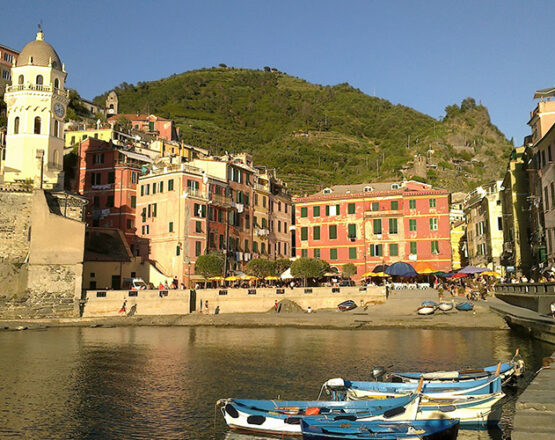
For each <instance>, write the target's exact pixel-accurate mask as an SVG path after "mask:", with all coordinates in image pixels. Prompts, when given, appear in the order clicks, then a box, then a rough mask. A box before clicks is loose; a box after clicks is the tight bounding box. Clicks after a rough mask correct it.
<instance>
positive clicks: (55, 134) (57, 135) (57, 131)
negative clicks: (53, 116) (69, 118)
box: [54, 120, 60, 137]
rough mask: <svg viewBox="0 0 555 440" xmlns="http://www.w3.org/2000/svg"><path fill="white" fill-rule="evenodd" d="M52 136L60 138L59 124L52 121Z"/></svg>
mask: <svg viewBox="0 0 555 440" xmlns="http://www.w3.org/2000/svg"><path fill="white" fill-rule="evenodd" d="M54 136H56V137H60V123H59V122H58V121H56V120H54Z"/></svg>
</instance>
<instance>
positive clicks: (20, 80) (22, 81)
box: [17, 75, 25, 84]
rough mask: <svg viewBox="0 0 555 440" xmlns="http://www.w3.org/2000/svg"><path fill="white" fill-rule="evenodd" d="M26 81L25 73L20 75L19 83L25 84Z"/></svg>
mask: <svg viewBox="0 0 555 440" xmlns="http://www.w3.org/2000/svg"><path fill="white" fill-rule="evenodd" d="M24 81H25V77H24V76H23V75H19V78H18V79H17V83H18V84H23V83H24Z"/></svg>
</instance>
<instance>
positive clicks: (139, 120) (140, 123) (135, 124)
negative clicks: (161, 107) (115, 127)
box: [108, 114, 179, 141]
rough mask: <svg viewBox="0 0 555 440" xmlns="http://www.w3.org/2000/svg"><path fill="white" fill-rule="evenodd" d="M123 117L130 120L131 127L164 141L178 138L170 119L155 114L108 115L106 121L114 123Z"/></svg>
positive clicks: (177, 131)
mask: <svg viewBox="0 0 555 440" xmlns="http://www.w3.org/2000/svg"><path fill="white" fill-rule="evenodd" d="M121 117H124V118H126V119H128V120H129V121H131V128H133V129H135V130H139V131H142V132H144V133H147V134H152V135H154V136H156V137H158V138H160V139H164V140H166V141H176V140H178V138H179V130H178V129H177V128H176V126H175V124H174V122H173V121H172V120H171V119H166V118H162V117H160V116H156V115H144V114H135V115H134V114H117V115H112V116H110V117H108V122H109V123H111V124H114V123H115V122H117V121H118V119H119V118H121Z"/></svg>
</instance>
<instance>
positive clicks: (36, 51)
mask: <svg viewBox="0 0 555 440" xmlns="http://www.w3.org/2000/svg"><path fill="white" fill-rule="evenodd" d="M30 59H32V62H29V60H30ZM50 61H52V67H53V68H54V69H57V70H62V62H61V61H60V57H59V56H58V54H57V53H56V51H55V50H54V48H53V47H52V46H51V45H50V44H48V43H47V42H46V41H44V33H43V32H42V30H39V31H38V32H37V38H36V40H34V41H31V42H29V43H27V44H26V45H25V47H24V48H23V50H22V51H21V53H20V54H19V56H18V57H17V62H16V66H17V67H19V66H26V65H28V64H32V65H33V66H44V67H48V66H50Z"/></svg>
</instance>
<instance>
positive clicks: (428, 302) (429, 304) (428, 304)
mask: <svg viewBox="0 0 555 440" xmlns="http://www.w3.org/2000/svg"><path fill="white" fill-rule="evenodd" d="M422 305H423V306H433V307H437V303H436V302H435V301H422Z"/></svg>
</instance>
